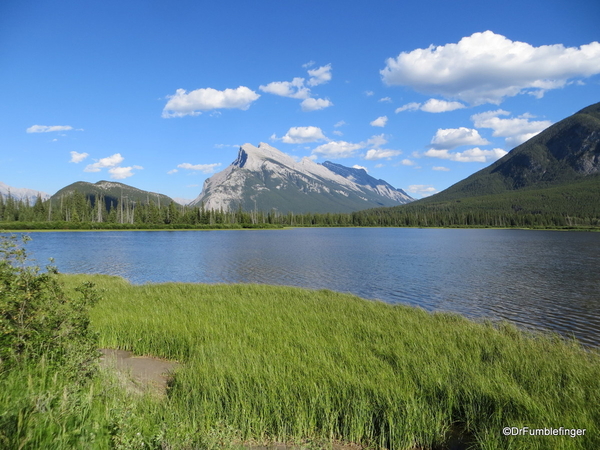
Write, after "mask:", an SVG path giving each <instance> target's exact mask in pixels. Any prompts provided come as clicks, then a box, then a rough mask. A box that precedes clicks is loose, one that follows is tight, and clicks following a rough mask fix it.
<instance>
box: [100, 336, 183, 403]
mask: <svg viewBox="0 0 600 450" xmlns="http://www.w3.org/2000/svg"><path fill="white" fill-rule="evenodd" d="M100 352H101V353H102V356H101V357H100V365H101V366H102V367H106V368H108V369H112V370H115V372H116V374H117V377H118V378H119V380H121V382H122V383H123V385H124V386H125V387H126V388H127V389H128V390H130V391H133V392H136V393H139V394H143V393H145V392H152V393H154V394H157V395H159V396H163V395H165V394H166V392H167V383H168V381H169V379H170V378H171V376H172V373H173V371H174V370H175V369H176V368H177V367H178V366H179V364H178V363H176V362H174V361H167V360H164V359H159V358H153V357H149V356H134V355H133V353H132V352H128V351H125V350H115V349H111V348H102V349H100Z"/></svg>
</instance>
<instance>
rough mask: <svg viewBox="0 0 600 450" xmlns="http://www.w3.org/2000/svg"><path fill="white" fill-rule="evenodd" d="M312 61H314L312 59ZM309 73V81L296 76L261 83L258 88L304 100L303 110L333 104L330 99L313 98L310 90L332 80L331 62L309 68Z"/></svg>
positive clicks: (306, 66)
mask: <svg viewBox="0 0 600 450" xmlns="http://www.w3.org/2000/svg"><path fill="white" fill-rule="evenodd" d="M311 63H313V62H312V61H311ZM313 64H314V63H313ZM311 65H312V64H304V65H303V66H302V67H304V68H308V67H310V66H311ZM307 73H308V75H309V77H310V78H309V79H308V81H307V80H306V79H305V78H301V77H296V78H294V79H293V80H292V81H273V82H271V83H269V84H266V85H261V86H259V87H258V88H259V89H260V90H261V91H263V92H267V93H269V94H274V95H279V96H281V97H289V98H296V99H300V100H304V101H303V102H302V104H301V106H302V111H316V110H319V109H323V108H327V107H329V106H333V103H331V102H330V101H329V100H326V99H321V98H311V90H310V87H313V86H318V85H320V84H324V83H327V82H328V81H330V80H331V64H327V65H326V66H321V67H319V68H317V69H309V70H307ZM309 86H310V87H309Z"/></svg>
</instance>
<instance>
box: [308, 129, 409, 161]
mask: <svg viewBox="0 0 600 450" xmlns="http://www.w3.org/2000/svg"><path fill="white" fill-rule="evenodd" d="M387 142H388V141H387V139H386V138H385V135H383V134H378V135H374V136H371V137H370V138H369V139H367V140H366V141H362V142H357V143H352V142H346V141H329V142H327V143H326V144H322V145H319V146H318V147H316V148H315V149H314V150H313V151H312V156H313V157H315V158H316V157H318V156H323V157H326V158H330V159H336V158H349V157H351V156H356V152H357V150H361V149H364V148H367V147H371V150H369V152H370V153H369V152H367V153H369V154H370V155H372V157H371V158H366V154H365V155H363V156H362V157H363V158H365V159H382V158H390V157H392V156H396V155H399V154H400V153H402V152H401V151H399V150H383V149H380V147H381V146H382V145H385V144H387ZM384 152H387V153H384ZM381 155H383V156H381ZM374 156H379V157H374Z"/></svg>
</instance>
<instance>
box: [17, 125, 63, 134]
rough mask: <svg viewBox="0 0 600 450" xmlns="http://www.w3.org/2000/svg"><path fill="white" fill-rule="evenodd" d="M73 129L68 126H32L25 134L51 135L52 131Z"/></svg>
mask: <svg viewBox="0 0 600 450" xmlns="http://www.w3.org/2000/svg"><path fill="white" fill-rule="evenodd" d="M72 129H73V127H72V126H70V125H32V126H30V127H29V128H27V130H25V131H26V132H27V133H51V132H53V131H69V130H72Z"/></svg>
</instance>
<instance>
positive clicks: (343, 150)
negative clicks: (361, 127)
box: [312, 141, 365, 159]
mask: <svg viewBox="0 0 600 450" xmlns="http://www.w3.org/2000/svg"><path fill="white" fill-rule="evenodd" d="M364 146H365V144H364V143H358V144H353V143H351V142H346V141H330V142H327V143H326V144H322V145H319V146H318V147H316V148H315V149H314V150H313V151H312V154H313V155H315V156H322V157H324V158H329V159H338V158H350V157H352V156H354V155H356V151H357V150H360V149H361V148H364Z"/></svg>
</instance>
